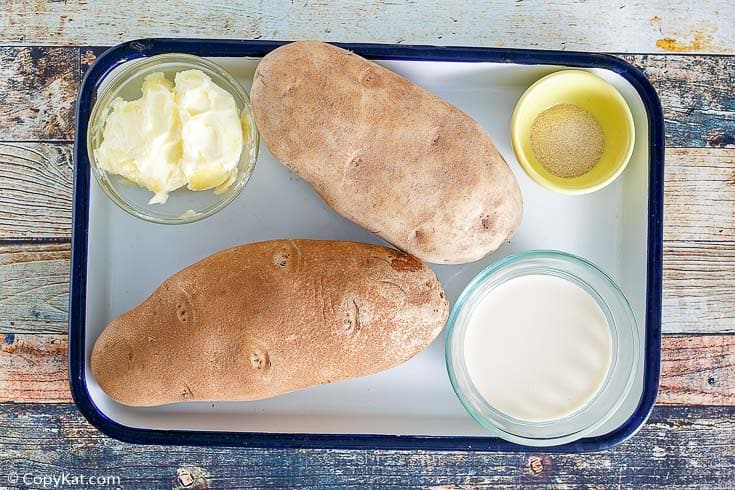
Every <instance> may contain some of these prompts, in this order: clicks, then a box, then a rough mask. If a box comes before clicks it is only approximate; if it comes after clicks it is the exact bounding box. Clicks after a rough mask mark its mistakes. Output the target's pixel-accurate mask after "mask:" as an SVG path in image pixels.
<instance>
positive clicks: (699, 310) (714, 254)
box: [663, 242, 735, 333]
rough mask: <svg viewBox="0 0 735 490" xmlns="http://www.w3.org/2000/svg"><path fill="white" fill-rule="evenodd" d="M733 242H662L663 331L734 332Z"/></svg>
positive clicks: (734, 261) (734, 255)
mask: <svg viewBox="0 0 735 490" xmlns="http://www.w3.org/2000/svg"><path fill="white" fill-rule="evenodd" d="M733 245H734V244H733V243H732V242H728V243H666V244H664V294H663V330H664V332H668V333H684V332H687V333H715V332H718V333H735V246H733Z"/></svg>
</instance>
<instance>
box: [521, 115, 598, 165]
mask: <svg viewBox="0 0 735 490" xmlns="http://www.w3.org/2000/svg"><path fill="white" fill-rule="evenodd" d="M531 148H532V149H533V152H534V153H535V154H536V159H537V160H538V161H539V163H540V164H541V165H543V166H544V168H546V170H548V171H549V172H550V173H552V174H553V175H555V176H557V177H563V178H573V177H579V176H581V175H584V174H586V173H587V172H589V171H590V170H591V169H592V167H594V166H595V164H596V163H597V162H598V160H599V159H600V157H601V156H602V153H603V151H605V133H603V131H602V127H601V126H600V123H599V121H597V119H596V118H595V116H593V115H592V114H591V113H590V112H589V111H588V110H586V109H584V108H582V107H579V106H578V105H575V104H557V105H555V106H553V107H550V108H549V109H546V110H545V111H544V112H542V113H541V114H539V115H538V116H537V117H536V119H535V120H534V121H533V125H532V126H531Z"/></svg>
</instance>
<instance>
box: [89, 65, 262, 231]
mask: <svg viewBox="0 0 735 490" xmlns="http://www.w3.org/2000/svg"><path fill="white" fill-rule="evenodd" d="M111 78H112V79H111V81H109V82H108V83H106V84H104V83H103V86H102V87H101V88H100V90H99V92H98V100H97V102H96V104H95V107H94V109H93V112H92V117H91V118H90V128H89V133H88V150H89V155H90V160H91V163H92V168H93V170H94V171H95V176H96V177H97V180H98V182H99V183H100V185H101V186H102V188H103V189H104V190H105V192H106V193H107V195H108V196H109V197H110V198H111V199H112V200H113V201H115V202H116V203H117V204H118V205H120V207H122V208H123V209H124V210H126V211H128V212H130V213H131V214H133V215H135V216H138V217H141V218H143V219H147V220H149V221H154V222H158V223H186V222H191V221H196V220H198V219H201V218H203V217H206V216H209V215H211V214H213V213H214V212H216V211H217V210H219V209H222V208H223V207H224V206H225V205H226V204H227V203H229V202H230V201H231V200H232V199H234V197H236V196H237V194H238V193H239V192H240V190H242V188H243V187H244V185H245V183H246V182H247V180H248V178H249V177H250V174H251V172H252V170H253V166H254V164H255V159H256V156H257V147H258V136H257V132H256V131H255V126H254V122H253V119H252V116H251V113H250V104H249V100H248V96H247V94H246V93H245V91H244V89H243V88H242V87H241V86H240V84H239V82H237V81H236V80H234V79H233V78H232V77H231V76H230V75H229V74H227V72H225V71H224V70H223V69H222V68H220V67H219V66H218V65H216V64H214V63H212V62H210V61H208V60H205V59H202V58H197V57H194V56H189V55H182V54H167V55H159V56H153V57H151V58H145V59H142V60H135V61H132V62H128V63H126V64H124V65H122V66H121V67H119V68H118V71H117V73H115V74H114V75H113V76H112V77H111ZM204 191H208V192H204Z"/></svg>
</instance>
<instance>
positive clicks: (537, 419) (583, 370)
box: [446, 251, 639, 446]
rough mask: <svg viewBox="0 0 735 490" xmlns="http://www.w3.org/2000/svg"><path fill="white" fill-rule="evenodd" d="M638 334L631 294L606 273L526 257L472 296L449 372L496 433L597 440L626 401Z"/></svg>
mask: <svg viewBox="0 0 735 490" xmlns="http://www.w3.org/2000/svg"><path fill="white" fill-rule="evenodd" d="M638 335H639V334H638V329H637V324H636V321H635V317H634V315H633V313H632V310H631V309H630V306H629V305H628V302H627V300H626V299H625V296H624V295H623V293H622V292H621V291H620V289H619V288H618V287H617V285H615V283H614V282H613V281H612V280H611V279H610V278H609V277H608V276H607V275H606V274H605V273H603V272H602V271H601V270H600V269H598V268H597V267H595V266H594V265H592V264H591V263H589V262H587V261H585V260H584V259H581V258H579V257H575V256H572V255H569V254H565V253H562V252H555V251H531V252H525V253H522V254H518V255H515V256H512V257H509V258H507V259H505V260H503V261H501V262H499V263H498V264H495V265H493V266H490V267H489V268H488V269H486V270H485V271H483V272H482V273H481V274H480V275H478V277H477V278H475V279H474V280H473V282H472V283H471V284H470V285H469V286H468V287H467V289H465V291H464V292H463V293H462V295H461V296H460V298H459V299H458V301H457V303H456V305H455V307H454V309H453V311H452V315H451V316H450V319H449V323H448V329H447V345H446V349H447V351H446V355H447V368H448V371H449V376H450V380H451V382H452V386H453V387H454V389H455V392H456V393H457V395H458V397H459V399H460V401H461V402H462V404H463V405H464V406H465V408H466V409H467V411H468V412H469V413H470V414H471V415H472V416H473V417H474V418H475V419H476V420H477V421H478V422H479V423H480V424H482V425H483V426H485V427H487V428H488V429H490V430H491V431H492V432H493V433H495V434H496V435H498V436H500V437H502V438H504V439H507V440H510V441H512V442H516V443H520V444H526V445H534V446H548V445H557V444H563V443H565V442H570V441H573V440H576V439H579V438H581V437H585V436H587V435H590V434H593V433H594V431H595V430H596V429H598V428H599V427H601V426H602V424H604V422H606V421H607V420H608V419H609V418H610V417H611V416H612V415H613V414H614V413H615V411H616V410H617V409H618V408H619V407H620V405H621V404H622V403H623V401H624V400H625V398H626V397H627V395H628V393H629V392H630V388H631V386H632V382H633V378H634V374H635V373H636V370H637V365H638V362H639V361H638V357H639V338H638Z"/></svg>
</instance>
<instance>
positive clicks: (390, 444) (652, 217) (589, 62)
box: [69, 39, 664, 452]
mask: <svg viewBox="0 0 735 490" xmlns="http://www.w3.org/2000/svg"><path fill="white" fill-rule="evenodd" d="M282 44H286V42H285V41H260V40H258V41H247V40H243V41H238V40H209V39H142V40H137V41H130V42H126V43H123V44H120V45H118V46H115V47H113V48H111V49H109V50H107V51H106V52H105V53H103V54H102V55H100V56H99V57H98V58H97V61H96V62H95V63H94V65H92V67H91V68H90V69H89V70H88V71H87V73H86V75H85V77H84V80H83V81H82V86H81V89H80V93H79V98H78V100H77V107H76V137H75V144H74V157H75V158H74V160H75V165H74V207H73V216H72V230H73V233H72V256H71V279H70V299H69V382H70V385H71V392H72V397H73V399H74V402H75V403H76V405H77V407H79V410H80V411H81V412H82V414H83V415H84V416H85V417H86V419H87V420H88V421H89V422H90V423H91V424H92V425H94V426H95V427H97V428H98V429H100V430H101V431H102V432H104V433H105V434H107V435H108V436H111V437H114V438H116V439H119V440H122V441H125V442H131V443H137V444H180V445H181V444H183V445H201V446H239V447H260V448H338V449H423V450H451V451H519V450H520V451H531V450H534V451H538V450H539V448H533V447H527V446H520V445H518V444H514V443H511V442H507V441H504V440H502V439H498V438H495V437H490V436H421V435H418V436H413V435H408V436H407V435H382V434H284V433H263V432H221V431H190V430H158V429H142V428H135V427H128V426H126V425H123V424H120V423H117V422H115V421H113V420H112V419H110V418H109V417H107V416H106V415H105V414H104V413H102V411H100V410H99V408H97V406H96V405H95V404H94V402H93V401H92V399H91V398H90V395H89V391H88V389H87V383H86V378H85V365H86V359H85V317H86V287H87V238H88V227H89V187H90V168H89V159H88V157H87V149H86V140H87V123H88V120H89V114H90V111H91V109H92V103H93V100H94V94H95V91H96V89H97V86H98V84H99V82H100V81H101V80H102V79H104V78H105V76H107V75H108V74H109V72H110V71H111V70H112V69H113V68H115V67H116V66H117V65H119V64H120V63H123V62H125V61H129V60H131V59H135V58H140V57H143V56H152V55H155V54H160V53H170V52H181V53H190V54H195V55H198V56H205V57H228V56H229V57H262V56H264V55H266V54H267V53H268V52H270V51H272V50H273V49H275V48H277V47H278V46H281V45H282ZM335 44H337V45H339V46H342V47H343V48H346V49H349V50H351V51H354V52H355V53H357V54H360V55H362V56H364V57H366V58H371V59H378V60H416V61H447V62H452V61H455V62H493V63H516V64H523V65H559V66H573V67H582V68H603V69H607V70H611V71H613V72H615V73H617V74H619V75H620V76H622V77H623V78H625V79H626V80H627V81H628V82H629V83H630V84H631V85H632V86H633V87H634V88H635V89H636V90H637V92H638V94H639V96H640V97H641V99H642V101H643V104H644V106H645V108H646V112H647V115H648V125H649V128H648V129H649V135H650V142H649V144H650V167H649V200H648V250H647V252H648V253H647V257H648V275H647V286H646V320H645V353H644V369H643V377H644V378H643V383H644V384H643V393H642V394H641V398H640V400H639V402H638V407H637V408H636V410H635V412H634V413H633V414H632V415H631V416H630V417H629V418H628V420H627V421H626V422H625V423H624V424H622V425H621V426H620V427H618V428H617V429H615V430H614V431H612V432H610V433H608V434H604V435H600V436H595V437H588V438H584V439H580V440H578V441H575V442H572V443H568V444H563V445H560V446H552V447H545V448H543V451H544V452H581V451H596V450H601V449H606V448H609V447H612V446H614V445H616V444H619V443H621V442H623V441H624V440H626V439H628V438H629V437H631V436H632V435H633V434H635V433H636V432H637V431H638V430H639V429H640V428H641V426H642V425H643V424H644V423H645V421H646V420H647V419H648V416H649V415H650V413H651V410H652V409H653V405H654V402H655V400H656V394H657V392H658V381H659V371H660V360H661V282H662V264H663V191H664V175H663V174H664V122H663V114H662V111H661V102H660V101H659V98H658V95H657V94H656V91H655V90H654V88H653V86H652V85H651V83H650V82H649V81H648V80H647V79H646V77H645V76H644V75H643V73H641V71H640V70H638V69H637V68H635V67H634V66H633V65H631V64H629V63H627V62H625V61H623V60H621V59H619V58H616V57H614V56H610V55H605V54H593V53H579V52H566V51H541V50H526V49H504V48H480V47H439V46H404V45H389V44H342V43H335Z"/></svg>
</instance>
